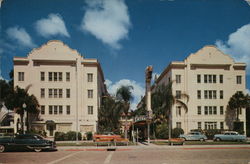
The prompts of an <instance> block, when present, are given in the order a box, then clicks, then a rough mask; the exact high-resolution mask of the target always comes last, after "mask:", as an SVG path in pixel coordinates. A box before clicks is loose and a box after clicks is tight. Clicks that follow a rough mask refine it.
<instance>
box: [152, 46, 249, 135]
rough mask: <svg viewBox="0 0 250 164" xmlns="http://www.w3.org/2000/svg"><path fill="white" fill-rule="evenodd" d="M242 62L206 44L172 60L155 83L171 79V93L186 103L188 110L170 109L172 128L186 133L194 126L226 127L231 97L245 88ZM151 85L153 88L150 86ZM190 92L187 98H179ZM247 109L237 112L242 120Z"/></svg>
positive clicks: (197, 127)
mask: <svg viewBox="0 0 250 164" xmlns="http://www.w3.org/2000/svg"><path fill="white" fill-rule="evenodd" d="M245 68H246V64H245V63H236V62H234V60H233V59H232V58H231V57H230V56H229V55H226V54H224V53H223V52H221V51H220V50H219V49H217V48H216V47H215V46H205V47H203V48H202V49H200V50H199V51H197V52H196V53H194V54H190V55H189V56H188V57H187V58H186V59H185V60H184V61H180V62H177V61H176V62H171V63H170V64H169V65H168V67H166V68H165V70H164V71H163V72H162V73H161V75H160V76H159V78H158V79H157V80H156V82H155V86H156V85H161V84H168V83H169V82H170V81H173V84H172V92H173V95H175V96H176V97H177V98H178V97H179V98H180V99H182V101H183V102H185V103H186V104H187V106H188V112H185V110H184V108H183V107H181V106H180V105H178V104H174V106H173V108H172V127H173V128H176V127H179V128H182V129H183V130H184V132H185V133H188V132H189V131H190V130H193V129H229V126H230V122H232V120H230V119H232V118H231V117H230V116H229V113H228V112H227V104H228V101H229V99H230V97H231V96H232V95H233V94H235V93H236V92H238V91H241V92H244V91H245V89H246V75H245V73H246V72H245ZM153 88H154V87H153ZM182 93H185V94H187V95H189V101H187V99H184V98H182V97H181V95H182ZM245 116H246V111H245V110H242V111H240V115H239V119H240V121H243V122H244V131H245V132H246V119H245V118H246V117H245Z"/></svg>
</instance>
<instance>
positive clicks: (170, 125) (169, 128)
mask: <svg viewBox="0 0 250 164" xmlns="http://www.w3.org/2000/svg"><path fill="white" fill-rule="evenodd" d="M171 132H172V109H170V111H169V119H168V139H171Z"/></svg>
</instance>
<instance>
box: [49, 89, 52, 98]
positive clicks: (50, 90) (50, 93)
mask: <svg viewBox="0 0 250 164" xmlns="http://www.w3.org/2000/svg"><path fill="white" fill-rule="evenodd" d="M52 91H53V89H49V98H52V97H53V93H52Z"/></svg>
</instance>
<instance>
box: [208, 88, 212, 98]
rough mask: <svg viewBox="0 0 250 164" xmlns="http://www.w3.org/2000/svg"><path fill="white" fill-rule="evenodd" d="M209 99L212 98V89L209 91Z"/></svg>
mask: <svg viewBox="0 0 250 164" xmlns="http://www.w3.org/2000/svg"><path fill="white" fill-rule="evenodd" d="M208 95H209V99H212V91H211V90H210V91H208Z"/></svg>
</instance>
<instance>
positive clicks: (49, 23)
mask: <svg viewBox="0 0 250 164" xmlns="http://www.w3.org/2000/svg"><path fill="white" fill-rule="evenodd" d="M35 29H36V31H37V32H38V33H39V34H40V35H41V36H43V37H45V38H47V37H50V36H55V35H61V36H66V37H70V35H69V33H68V31H67V29H66V26H65V23H64V21H63V18H62V17H61V16H60V15H59V14H53V13H52V14H49V16H48V18H43V19H40V20H38V21H36V23H35Z"/></svg>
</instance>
